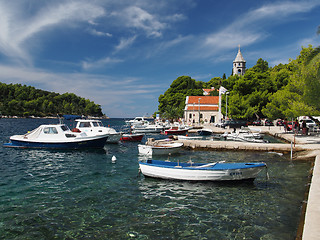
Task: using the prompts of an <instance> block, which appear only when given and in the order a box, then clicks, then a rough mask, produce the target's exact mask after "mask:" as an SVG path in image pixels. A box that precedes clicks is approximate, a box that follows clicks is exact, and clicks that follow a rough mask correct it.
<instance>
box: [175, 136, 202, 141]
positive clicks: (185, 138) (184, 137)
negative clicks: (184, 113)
mask: <svg viewBox="0 0 320 240" xmlns="http://www.w3.org/2000/svg"><path fill="white" fill-rule="evenodd" d="M177 138H178V140H202V139H203V138H202V136H189V135H177Z"/></svg>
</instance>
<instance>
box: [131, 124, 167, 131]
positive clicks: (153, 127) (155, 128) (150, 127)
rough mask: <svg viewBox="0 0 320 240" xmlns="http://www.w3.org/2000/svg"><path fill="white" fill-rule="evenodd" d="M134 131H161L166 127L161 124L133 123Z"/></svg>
mask: <svg viewBox="0 0 320 240" xmlns="http://www.w3.org/2000/svg"><path fill="white" fill-rule="evenodd" d="M131 130H132V132H133V133H160V132H161V131H163V130H164V127H163V126H162V125H159V124H149V123H148V124H143V125H133V126H132V127H131Z"/></svg>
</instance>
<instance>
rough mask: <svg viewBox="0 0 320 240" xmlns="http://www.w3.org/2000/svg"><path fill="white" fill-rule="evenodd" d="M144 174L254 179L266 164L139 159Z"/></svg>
mask: <svg viewBox="0 0 320 240" xmlns="http://www.w3.org/2000/svg"><path fill="white" fill-rule="evenodd" d="M139 167H140V170H141V172H142V174H143V175H145V176H148V177H154V178H162V179H172V180H187V181H230V180H232V181H233V180H253V179H255V178H256V177H257V175H258V174H259V173H260V172H261V170H262V169H263V168H265V167H266V164H265V163H263V162H254V163H225V162H214V163H192V162H191V163H179V162H170V161H158V160H147V161H146V162H142V161H139Z"/></svg>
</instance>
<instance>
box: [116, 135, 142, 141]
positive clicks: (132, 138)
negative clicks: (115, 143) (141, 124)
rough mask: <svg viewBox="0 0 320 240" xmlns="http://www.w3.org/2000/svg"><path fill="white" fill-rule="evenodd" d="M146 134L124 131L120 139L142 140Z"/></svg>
mask: <svg viewBox="0 0 320 240" xmlns="http://www.w3.org/2000/svg"><path fill="white" fill-rule="evenodd" d="M143 137H144V134H142V133H124V134H122V137H121V138H120V141H123V142H127V141H128V142H141V141H142V138H143Z"/></svg>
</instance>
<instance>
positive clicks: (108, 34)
mask: <svg viewBox="0 0 320 240" xmlns="http://www.w3.org/2000/svg"><path fill="white" fill-rule="evenodd" d="M88 32H89V33H91V34H92V35H94V36H98V37H112V34H111V33H108V32H100V31H97V30H96V29H89V30H88Z"/></svg>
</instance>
